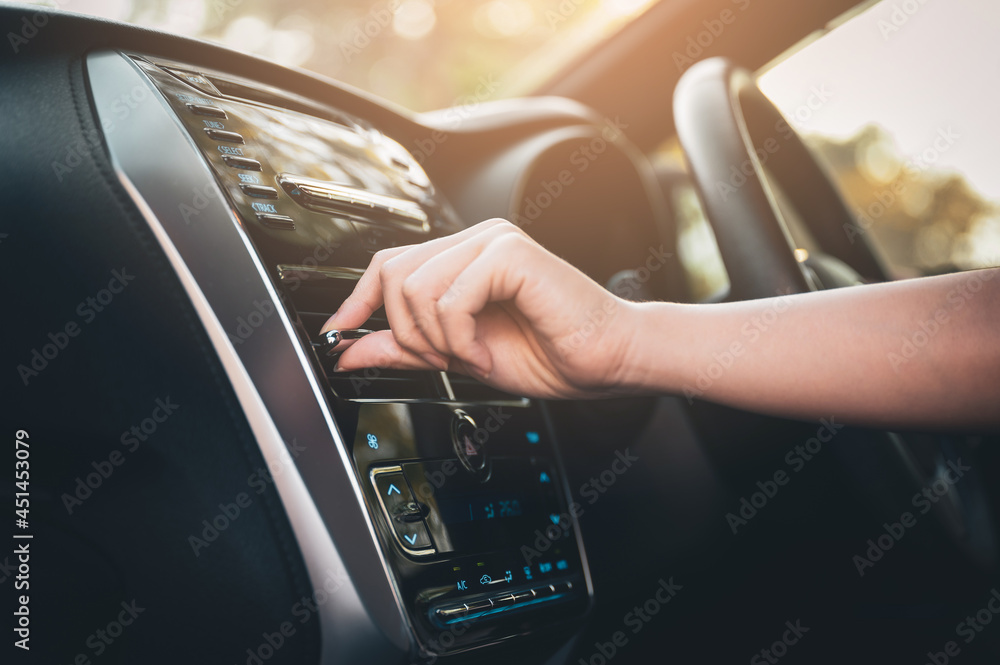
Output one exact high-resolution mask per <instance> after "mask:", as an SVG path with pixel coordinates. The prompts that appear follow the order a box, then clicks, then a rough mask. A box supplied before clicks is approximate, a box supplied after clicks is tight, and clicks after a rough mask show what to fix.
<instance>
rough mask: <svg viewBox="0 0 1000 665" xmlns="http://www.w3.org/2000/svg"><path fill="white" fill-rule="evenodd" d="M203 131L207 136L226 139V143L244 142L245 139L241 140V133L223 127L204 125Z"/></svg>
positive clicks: (218, 139) (220, 139)
mask: <svg viewBox="0 0 1000 665" xmlns="http://www.w3.org/2000/svg"><path fill="white" fill-rule="evenodd" d="M205 133H206V134H208V136H209V138H212V139H215V140H216V141H226V142H227V143H246V141H244V140H243V135H242V134H239V133H237V132H229V131H226V130H225V129H214V128H211V127H206V128H205Z"/></svg>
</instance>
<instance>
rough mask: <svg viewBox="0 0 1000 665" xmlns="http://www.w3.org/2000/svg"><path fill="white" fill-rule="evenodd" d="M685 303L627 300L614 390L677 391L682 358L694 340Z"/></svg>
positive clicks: (637, 391)
mask: <svg viewBox="0 0 1000 665" xmlns="http://www.w3.org/2000/svg"><path fill="white" fill-rule="evenodd" d="M692 316H693V312H692V310H691V307H690V306H689V305H680V304H676V303H663V302H647V303H628V304H627V307H626V311H625V316H623V317H622V318H621V321H622V324H623V331H622V340H623V343H622V349H621V356H620V361H619V362H620V364H619V371H618V373H617V376H616V379H615V385H614V386H612V391H613V392H616V393H664V392H678V391H679V390H680V386H681V385H682V384H683V382H684V371H685V370H684V366H685V358H686V357H689V355H690V354H689V351H690V348H691V347H690V345H691V344H692V343H693V342H694V341H695V340H694V339H693V337H694V335H693V334H692V333H693V331H692V329H691V324H692V321H691V319H692Z"/></svg>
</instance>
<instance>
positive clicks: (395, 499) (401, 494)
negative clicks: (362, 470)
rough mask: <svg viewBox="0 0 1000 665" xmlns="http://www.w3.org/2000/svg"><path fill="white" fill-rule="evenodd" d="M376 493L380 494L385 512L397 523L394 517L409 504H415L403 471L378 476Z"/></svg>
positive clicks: (376, 476) (376, 477)
mask: <svg viewBox="0 0 1000 665" xmlns="http://www.w3.org/2000/svg"><path fill="white" fill-rule="evenodd" d="M375 491H376V492H378V496H379V499H380V500H381V501H382V506H384V507H385V512H386V513H387V514H388V516H389V518H390V519H393V521H395V520H394V517H395V515H396V514H397V513H400V512H403V511H404V510H405V509H406V508H407V506H408V505H409V504H411V503H413V495H412V494H411V493H410V486H409V485H407V484H406V478H405V477H404V476H403V472H402V471H394V472H390V473H379V474H376V475H375Z"/></svg>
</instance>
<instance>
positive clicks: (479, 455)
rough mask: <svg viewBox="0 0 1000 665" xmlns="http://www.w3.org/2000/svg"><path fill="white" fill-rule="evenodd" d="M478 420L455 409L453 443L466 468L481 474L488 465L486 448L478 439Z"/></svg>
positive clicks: (452, 424) (460, 460)
mask: <svg viewBox="0 0 1000 665" xmlns="http://www.w3.org/2000/svg"><path fill="white" fill-rule="evenodd" d="M477 430H478V427H477V426H476V421H475V420H473V419H472V417H471V416H470V415H469V414H467V413H466V412H465V411H462V410H461V409H455V413H454V416H453V417H452V420H451V443H452V446H453V447H454V449H455V455H456V456H457V457H458V461H459V462H461V463H462V466H464V467H465V468H466V470H468V471H470V472H472V473H474V474H477V475H481V474H483V473H484V472H485V470H486V468H487V466H486V463H487V459H486V449H485V447H484V446H483V444H482V443H480V442H478V441H476V432H477Z"/></svg>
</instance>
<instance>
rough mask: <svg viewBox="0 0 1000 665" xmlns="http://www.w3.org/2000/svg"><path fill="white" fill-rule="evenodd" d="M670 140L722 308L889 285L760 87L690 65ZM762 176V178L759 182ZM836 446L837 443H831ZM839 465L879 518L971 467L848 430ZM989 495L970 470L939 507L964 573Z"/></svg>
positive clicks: (733, 69)
mask: <svg viewBox="0 0 1000 665" xmlns="http://www.w3.org/2000/svg"><path fill="white" fill-rule="evenodd" d="M674 120H675V124H676V129H677V136H678V139H679V140H680V143H681V147H682V148H683V150H684V153H685V156H686V157H687V161H688V165H689V168H690V174H691V177H692V180H693V182H694V185H695V188H696V189H697V191H698V193H699V195H700V198H701V201H702V205H703V207H704V211H705V216H706V218H707V219H708V222H709V224H711V226H712V228H713V230H714V231H715V236H716V241H717V243H718V245H719V250H720V252H721V254H722V259H723V262H724V264H725V266H726V271H727V272H728V274H729V278H730V284H731V287H730V293H729V298H730V299H732V300H748V299H755V298H765V297H770V296H776V295H779V294H788V293H801V292H805V291H809V290H816V289H820V288H835V287H841V286H848V285H851V284H859V283H865V282H880V281H886V280H887V279H889V276H888V274H887V271H886V269H885V268H884V267H883V265H882V263H881V261H880V260H879V258H878V256H877V255H876V253H875V252H874V250H873V248H872V246H871V245H870V244H869V240H868V235H867V234H866V232H865V230H864V229H862V228H861V227H860V226H859V225H858V224H857V221H856V220H855V218H854V216H853V215H852V214H851V213H850V211H849V209H848V208H847V206H846V204H845V203H844V200H843V199H842V198H841V196H840V193H839V191H838V190H837V188H836V186H835V185H834V184H833V181H832V180H831V179H830V177H829V176H828V175H827V173H826V171H825V170H824V168H823V167H822V166H821V165H820V163H819V162H817V161H816V159H815V157H814V156H813V154H812V153H811V152H810V150H809V149H808V148H807V147H806V145H805V144H804V143H803V141H802V139H801V137H799V135H798V134H797V133H796V132H795V131H794V129H792V127H791V126H790V125H789V124H788V122H787V121H786V120H785V119H784V117H782V115H781V113H780V112H779V111H778V109H777V108H775V106H774V105H773V104H772V103H771V102H770V100H768V99H767V97H765V96H764V94H763V93H762V92H761V91H760V89H759V88H758V87H757V85H756V82H755V80H754V78H753V75H752V74H751V73H750V72H749V71H747V70H745V69H742V68H740V67H737V66H736V65H734V64H733V63H731V62H729V61H728V60H726V59H724V58H712V59H709V60H703V61H701V62H699V63H696V64H695V65H693V66H692V67H691V68H690V69H689V70H688V71H687V72H686V73H685V74H684V76H683V77H681V80H680V82H679V83H678V85H677V89H676V90H675V92H674ZM765 166H766V170H765ZM769 177H773V178H774V179H775V180H776V181H777V182H778V183H780V184H781V186H782V192H784V193H785V194H786V196H787V198H788V200H789V201H790V203H791V204H792V205H793V206H794V207H795V209H796V211H797V212H798V213H799V216H800V217H801V218H802V219H803V221H804V223H805V225H806V227H807V228H808V230H809V232H810V233H811V234H812V235H813V237H814V238H815V240H816V242H817V244H818V245H819V247H821V248H822V250H823V252H822V254H821V255H820V256H814V257H811V258H810V259H809V260H808V261H807V262H805V263H803V262H800V261H798V260H797V259H796V257H795V253H794V249H795V246H794V244H793V242H792V238H791V236H790V234H789V232H788V228H787V226H786V224H785V220H784V217H783V215H782V211H781V209H780V208H779V206H778V203H777V199H776V197H775V195H774V191H773V190H772V187H771V184H770V183H769ZM838 438H840V437H838ZM838 444H839V445H837V446H834V448H835V449H837V450H838V453H839V455H838V456H839V457H840V459H841V460H842V462H843V463H844V465H845V466H846V467H847V470H848V472H849V473H850V475H851V476H853V477H854V479H855V480H856V481H857V484H858V485H860V486H862V487H863V489H864V490H865V491H866V493H867V494H868V498H869V499H870V500H871V501H872V502H874V507H876V508H877V509H878V510H877V512H878V513H880V514H881V515H882V516H885V517H886V518H893V517H895V518H897V519H898V517H899V516H900V514H901V513H902V512H903V511H906V510H907V509H908V508H909V510H911V511H912V510H913V506H912V505H910V501H909V498H910V497H911V496H912V495H913V494H914V493H916V492H919V491H921V490H922V489H923V488H927V487H932V486H933V485H934V483H936V482H938V481H939V480H940V479H941V478H943V477H947V474H948V471H949V469H950V468H954V466H955V465H957V464H960V462H958V460H959V459H960V458H962V457H964V461H963V462H961V464H964V463H966V462H968V461H969V460H970V459H971V458H972V457H973V451H972V450H971V449H969V448H968V446H967V445H966V444H965V442H964V441H963V440H962V439H960V438H956V437H941V436H933V435H916V434H912V435H906V436H905V437H903V436H900V435H898V434H892V433H885V432H872V431H866V430H853V431H852V436H850V437H844V438H841V439H840V441H838ZM988 505H989V503H988V500H987V494H986V491H985V487H984V484H983V482H982V480H981V478H980V476H979V474H978V473H976V472H975V471H974V470H973V471H972V472H969V473H968V474H967V475H966V476H965V477H964V478H963V479H962V480H961V482H959V483H952V484H950V485H949V486H948V491H947V493H946V494H944V495H943V496H941V499H940V500H939V501H938V502H937V503H935V504H934V508H933V510H932V512H933V514H934V516H935V518H936V521H937V522H938V524H939V525H940V526H941V527H942V528H943V529H944V531H945V533H947V534H948V537H949V539H950V540H951V541H952V542H953V543H954V544H955V545H956V546H957V547H958V548H959V551H960V552H962V554H964V555H965V556H966V557H967V558H968V559H969V560H970V561H972V562H974V563H976V564H977V565H979V566H981V567H982V568H983V569H984V570H992V569H994V568H995V567H996V565H997V562H998V554H997V551H998V548H997V542H998V539H997V536H996V533H995V528H994V526H993V520H992V519H991V517H990V510H989V508H988Z"/></svg>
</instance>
